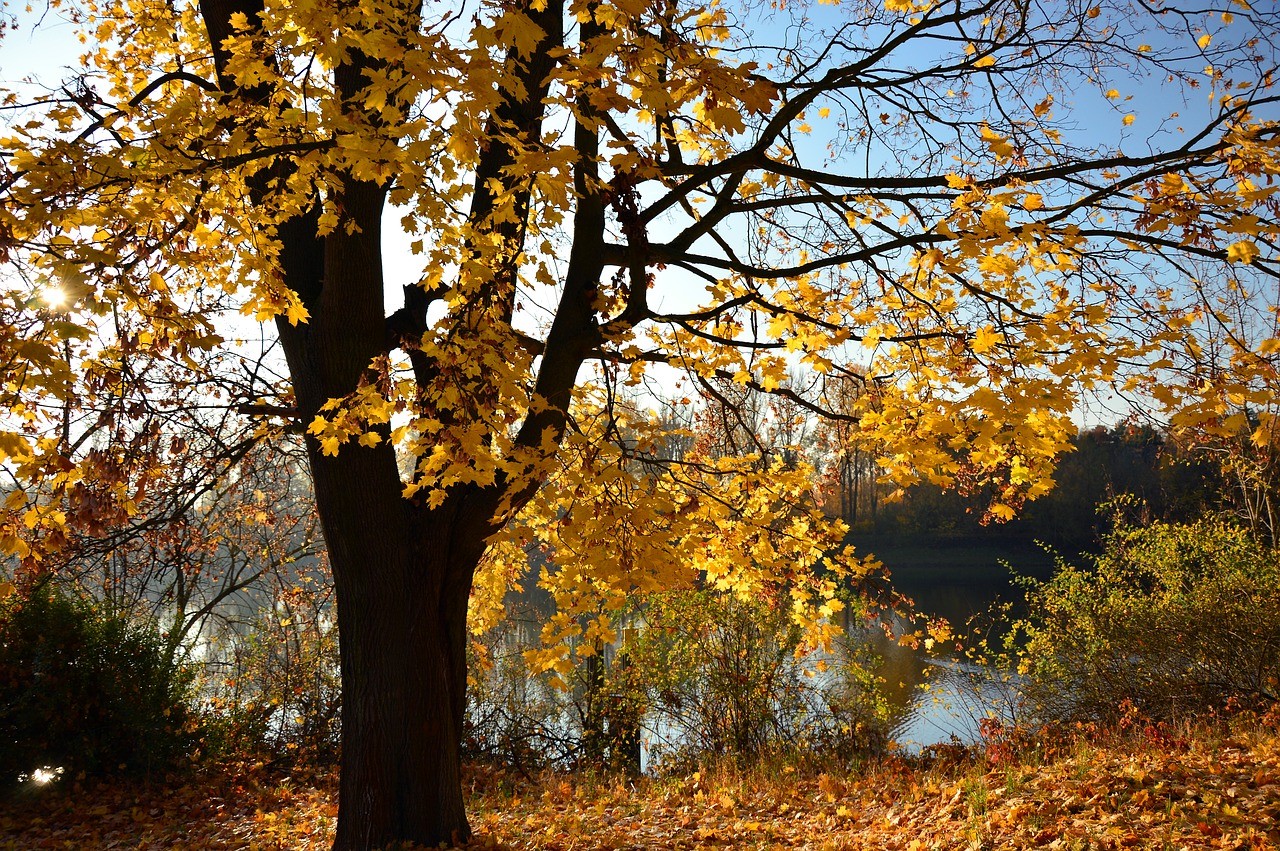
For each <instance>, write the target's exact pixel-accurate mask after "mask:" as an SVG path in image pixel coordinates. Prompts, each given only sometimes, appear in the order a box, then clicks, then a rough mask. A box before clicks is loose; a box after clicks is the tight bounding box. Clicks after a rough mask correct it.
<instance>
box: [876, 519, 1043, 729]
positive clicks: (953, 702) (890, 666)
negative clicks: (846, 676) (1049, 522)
mask: <svg viewBox="0 0 1280 851" xmlns="http://www.w3.org/2000/svg"><path fill="white" fill-rule="evenodd" d="M859 549H860V550H862V551H866V552H871V553H874V554H875V555H876V556H877V557H878V558H879V559H880V560H881V561H882V562H883V563H884V564H885V566H886V567H887V568H888V569H889V575H890V580H891V583H892V587H893V588H894V590H896V591H898V592H899V593H901V594H903V595H905V596H906V597H908V598H910V599H911V600H912V601H913V602H914V608H915V611H916V612H917V613H919V614H922V615H926V616H929V617H940V618H945V619H946V620H947V621H948V623H950V624H951V626H952V629H953V630H954V631H955V632H956V633H957V634H962V633H963V632H964V628H965V625H966V624H968V623H970V621H971V620H972V619H975V618H977V619H982V618H983V617H984V615H986V614H987V613H988V612H989V611H990V609H991V607H992V606H993V605H995V604H997V603H1008V604H1010V605H1011V606H1012V611H1013V612H1014V613H1015V614H1020V613H1021V612H1022V611H1023V610H1024V609H1025V600H1024V595H1023V590H1022V588H1021V587H1019V586H1018V585H1016V584H1015V583H1014V582H1013V576H1014V572H1013V571H1016V572H1017V573H1019V574H1021V575H1025V576H1031V577H1034V578H1036V579H1045V578H1047V577H1048V576H1049V575H1050V574H1051V573H1052V570H1053V557H1052V556H1051V555H1049V554H1047V553H1046V552H1044V551H1043V550H1042V549H1040V548H1038V547H1034V546H1029V545H1026V544H1018V543H1013V544H1004V545H1001V544H982V545H975V544H972V543H961V542H957V543H940V544H930V545H918V544H903V543H899V542H883V543H877V542H875V541H864V542H862V544H861V546H859ZM1010 568H1012V569H1013V570H1010ZM851 628H852V629H855V630H856V627H852V625H851ZM868 640H871V641H872V642H873V647H874V651H875V653H876V654H877V655H878V656H879V657H880V658H881V659H882V664H881V666H880V668H879V669H878V671H877V673H878V674H879V676H880V677H881V678H882V679H883V681H884V688H885V692H886V696H887V697H888V699H889V702H890V706H891V709H892V712H893V724H894V738H895V741H897V743H898V745H899V746H900V747H902V748H903V749H905V750H908V751H917V750H919V749H920V748H922V747H926V746H928V745H935V744H944V743H949V742H953V741H959V742H961V743H963V744H972V743H973V742H975V741H977V740H978V735H979V721H980V720H981V719H982V718H984V717H991V716H994V717H998V718H1002V719H1005V720H1007V719H1008V714H1009V712H1010V707H1011V706H1012V704H1013V701H1014V695H1013V694H1012V684H1011V683H1010V682H1009V681H1008V677H1007V675H1006V674H1005V673H1003V672H1000V671H994V670H991V669H987V668H984V667H982V666H979V665H974V664H972V663H971V662H968V661H966V660H965V659H964V658H963V657H962V656H961V655H960V654H958V653H957V652H956V650H955V648H954V646H952V647H949V648H944V647H935V648H934V650H933V651H931V652H930V651H926V650H924V649H923V648H920V649H912V648H910V647H905V646H902V645H900V644H898V643H897V642H895V641H893V640H892V639H891V638H889V637H886V636H884V635H883V634H868Z"/></svg>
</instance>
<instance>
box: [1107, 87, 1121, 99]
mask: <svg viewBox="0 0 1280 851" xmlns="http://www.w3.org/2000/svg"><path fill="white" fill-rule="evenodd" d="M1118 97H1120V91H1119V90H1118V89H1108V90H1107V100H1115V99H1116V98H1118Z"/></svg>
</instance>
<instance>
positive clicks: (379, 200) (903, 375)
mask: <svg viewBox="0 0 1280 851" xmlns="http://www.w3.org/2000/svg"><path fill="white" fill-rule="evenodd" d="M52 11H53V12H55V13H65V15H66V16H67V18H68V19H69V20H70V23H71V24H72V25H73V30H74V32H76V33H77V35H78V36H79V40H77V41H76V43H75V45H73V49H74V50H76V51H78V52H79V53H80V54H81V55H80V56H78V57H77V60H76V62H75V68H74V69H73V70H72V72H71V78H70V79H68V80H67V82H66V84H65V85H55V86H49V87H47V88H41V87H39V86H37V85H35V84H34V83H29V82H23V81H17V82H14V83H12V84H8V85H6V87H5V88H4V90H3V92H0V99H2V100H3V104H2V105H3V108H4V121H5V127H4V129H3V131H2V132H0V261H3V262H4V264H5V272H4V275H3V278H0V401H3V403H4V406H5V410H6V411H7V416H6V417H5V418H4V419H3V421H2V422H0V462H2V463H3V465H4V466H3V471H4V474H5V475H6V476H7V477H9V478H10V482H9V487H8V488H7V491H6V493H5V498H4V501H3V506H2V508H0V553H2V554H3V555H4V556H6V557H8V558H10V559H12V566H13V569H14V571H15V572H21V573H22V574H23V575H24V576H31V577H38V576H41V575H43V574H46V573H50V572H54V571H58V570H60V569H61V567H62V566H64V565H65V564H66V558H65V555H66V553H67V551H68V550H69V549H74V548H75V546H76V545H77V543H78V542H79V541H82V540H83V539H85V538H89V539H92V538H97V537H100V536H102V535H104V534H109V532H110V530H111V529H119V528H131V529H132V528H134V526H135V524H138V525H141V524H140V521H139V518H140V517H141V516H142V515H144V514H145V513H146V512H145V505H146V504H147V501H148V497H149V494H151V493H153V491H152V489H153V488H157V487H161V486H162V485H163V484H164V483H165V482H166V481H167V480H168V479H169V478H171V477H170V476H168V475H166V471H168V472H172V470H173V469H174V468H177V469H181V468H182V465H183V464H184V460H183V457H184V450H185V448H186V447H188V446H192V445H193V444H194V443H197V441H194V438H195V437H196V436H199V437H201V438H202V439H201V440H200V441H198V443H199V445H200V447H201V449H202V451H204V450H207V451H208V452H209V453H211V454H210V455H206V456H205V457H213V458H215V459H218V460H219V462H220V464H215V465H214V468H219V467H220V468H221V469H222V470H223V472H224V473H226V475H230V474H229V473H227V472H226V471H227V470H228V466H227V465H228V463H230V459H233V458H238V457H243V452H244V451H247V450H246V448H245V447H247V446H253V445H256V444H259V443H272V442H279V441H281V440H283V439H286V438H287V437H291V436H294V435H302V437H303V440H304V441H305V454H306V464H307V468H308V470H309V472H310V478H311V481H312V483H313V485H314V489H313V490H312V491H311V494H312V496H313V501H314V505H315V509H316V516H317V518H318V520H319V523H320V526H321V527H322V528H323V530H324V537H325V542H326V545H327V546H326V550H327V557H328V565H329V567H330V568H331V574H330V575H331V576H332V580H333V587H334V593H335V599H336V603H335V606H334V611H335V612H336V623H337V628H338V630H339V633H340V639H341V640H340V641H339V643H338V650H339V660H340V671H341V684H342V700H341V707H342V709H341V712H342V730H343V749H342V759H343V762H342V770H341V772H340V779H339V788H340V792H339V797H340V804H339V815H338V828H337V834H336V839H335V847H336V848H338V849H340V851H355V849H358V850H359V851H366V849H371V848H377V847H381V846H385V845H389V844H395V843H400V842H419V843H425V844H436V843H438V842H445V841H452V840H453V839H455V838H462V837H465V836H466V835H467V833H468V832H469V826H468V821H467V817H466V808H465V803H464V800H463V797H462V794H461V785H460V784H461V775H460V762H459V754H460V750H459V747H460V742H461V740H462V737H463V733H464V724H465V710H466V701H467V699H466V686H467V680H468V670H467V651H468V644H469V641H470V632H469V631H470V630H471V629H472V628H473V627H477V626H483V621H484V618H485V617H486V615H485V614H484V613H485V612H486V610H489V611H491V610H493V608H494V603H495V601H500V600H501V599H502V596H503V593H504V591H505V589H507V588H508V587H511V586H512V585H513V584H518V583H520V582H521V581H524V580H525V575H526V572H527V569H528V567H529V564H530V559H531V553H532V552H539V553H542V554H544V555H545V556H546V559H545V561H544V562H543V563H544V564H545V565H546V569H545V570H544V571H542V572H541V575H540V576H539V577H538V578H537V580H536V581H538V582H539V583H541V584H542V585H543V586H544V587H545V588H546V590H547V591H548V592H549V593H551V594H552V595H554V596H555V598H556V599H557V602H558V604H559V608H558V610H557V611H556V612H555V613H554V614H553V615H552V616H551V617H550V618H549V620H548V621H547V624H546V626H545V629H544V634H543V639H544V641H543V646H542V647H541V648H539V649H537V650H536V651H535V652H534V653H532V654H531V663H532V664H533V665H534V666H535V668H537V669H539V670H542V671H545V672H548V674H549V675H550V676H552V677H558V678H560V679H562V680H563V679H565V678H566V677H568V676H569V675H570V674H571V673H572V671H573V670H574V669H575V665H576V664H577V662H578V661H580V660H582V659H586V658H590V653H591V650H590V649H586V650H584V648H594V647H595V646H596V645H597V644H598V643H601V642H604V643H608V642H609V641H610V640H611V639H612V638H613V637H614V636H613V635H612V631H613V629H614V625H613V624H612V623H611V621H610V618H609V613H611V612H615V611H617V609H618V608H619V606H620V605H621V603H622V602H624V601H625V600H626V599H627V598H628V596H630V595H632V594H636V593H651V592H657V591H662V590H668V589H672V588H687V587H693V586H697V585H698V584H699V583H702V584H705V585H707V586H709V587H714V588H715V589H716V590H718V591H723V592H726V593H734V594H738V595H739V596H741V597H752V596H757V597H759V596H766V597H769V598H771V599H777V600H780V601H783V602H782V603H781V604H780V605H781V607H782V608H784V609H785V610H786V612H787V614H788V615H789V616H790V617H791V619H792V621H793V623H794V624H795V625H796V626H797V627H799V628H800V629H801V630H802V632H803V634H804V642H805V644H806V645H807V646H812V647H819V646H822V645H824V644H826V643H828V641H829V639H831V638H832V636H833V633H834V628H833V627H832V616H833V615H835V614H836V612H837V611H838V610H839V608H840V603H841V602H842V601H841V599H840V595H839V592H840V590H841V586H842V584H844V583H847V582H848V581H851V580H856V579H857V577H859V576H861V575H863V574H864V573H865V570H866V568H867V564H868V562H867V560H866V559H865V557H864V554H861V553H855V552H853V551H852V550H850V549H848V548H847V547H844V546H843V541H842V538H843V533H844V526H843V523H842V522H840V521H838V520H834V519H832V518H829V517H827V516H826V515H824V514H823V512H822V511H821V510H820V509H819V507H818V502H817V500H815V499H813V494H812V481H811V477H810V474H809V471H808V470H807V469H805V467H804V465H803V464H797V463H794V461H795V459H793V458H790V457H787V454H786V453H770V452H769V451H763V450H761V449H760V448H759V447H752V446H750V445H747V444H739V445H735V446H734V448H733V451H719V450H717V451H699V452H694V453H691V454H690V455H689V456H688V457H674V455H673V454H672V453H669V452H667V450H668V449H670V448H671V444H670V442H668V441H666V439H665V434H666V432H667V431H668V429H667V428H666V425H665V424H664V423H663V422H662V420H661V418H660V417H658V416H657V415H656V414H653V413H652V411H653V409H654V407H655V403H653V401H652V400H653V398H654V397H655V396H656V395H659V391H664V392H665V390H666V389H668V388H675V389H676V391H677V392H678V393H680V394H686V393H687V394H698V395H704V396H706V397H710V398H714V399H717V400H719V401H720V402H722V403H724V404H723V405H722V408H723V410H725V411H729V412H735V411H736V412H738V413H736V414H732V419H733V420H736V421H737V424H739V425H741V424H746V425H748V426H751V425H753V424H752V423H750V422H749V420H750V417H749V416H747V415H746V414H745V413H743V412H749V411H750V410H751V409H752V407H753V406H758V400H759V399H761V398H776V399H778V400H786V402H787V403H788V404H789V405H790V406H791V408H790V410H787V411H783V409H782V408H776V409H775V413H772V414H770V415H769V417H766V419H770V418H772V423H773V424H775V425H776V424H779V423H787V424H789V425H788V426H787V428H789V427H790V426H795V425H796V424H798V423H799V422H801V420H802V418H803V417H808V416H813V417H820V418H825V419H828V420H834V421H839V422H842V423H844V424H846V425H847V426H848V428H847V429H845V433H844V434H843V435H842V436H841V438H840V440H841V442H842V443H843V446H842V451H843V452H844V453H845V456H846V457H853V458H862V457H863V456H864V454H865V455H870V456H873V457H874V458H875V463H876V465H877V467H878V469H879V477H880V478H882V479H883V480H884V483H885V484H886V486H887V485H888V484H890V483H892V485H893V486H895V487H907V486H911V485H913V484H917V483H920V482H929V483H933V484H936V485H940V486H954V485H957V484H962V485H964V486H965V487H969V488H972V489H974V490H975V491H978V490H981V491H983V492H984V493H988V494H989V495H990V500H989V501H988V504H987V505H986V506H985V509H984V510H985V512H986V514H987V515H988V516H989V517H990V519H992V520H993V521H1002V520H1007V519H1009V518H1011V517H1013V516H1014V515H1015V514H1016V511H1017V509H1018V508H1019V507H1020V506H1021V505H1022V504H1024V503H1025V502H1026V501H1028V500H1034V499H1036V498H1038V497H1040V496H1042V495H1044V494H1045V493H1047V492H1048V490H1049V489H1050V488H1051V487H1052V474H1053V468H1054V464H1055V461H1056V459H1057V458H1058V457H1059V456H1060V455H1061V454H1062V453H1063V452H1064V451H1066V450H1067V448H1068V446H1069V438H1070V436H1071V434H1072V433H1074V431H1075V426H1074V423H1073V420H1072V417H1073V414H1074V413H1076V411H1077V410H1078V408H1079V406H1080V405H1081V404H1082V403H1083V401H1084V400H1085V399H1086V397H1088V396H1089V395H1090V394H1102V395H1104V396H1106V395H1113V394H1119V395H1122V396H1130V397H1136V398H1138V399H1139V400H1140V401H1142V402H1144V403H1145V405H1146V407H1147V408H1148V409H1149V410H1150V411H1152V412H1153V413H1154V414H1158V415H1159V416H1161V417H1164V418H1166V419H1167V420H1168V421H1169V423H1170V424H1171V427H1173V428H1175V429H1184V430H1189V431H1193V432H1198V433H1201V434H1204V435H1206V436H1222V435H1230V436H1233V437H1235V438H1239V437H1240V436H1245V435H1247V437H1245V439H1246V440H1247V441H1248V442H1250V443H1251V444H1253V445H1263V444H1267V443H1268V442H1271V441H1272V438H1271V433H1272V430H1273V429H1274V427H1275V425H1276V423H1277V422H1280V420H1277V418H1276V417H1275V414H1276V411H1275V400H1276V398H1277V392H1276V390H1277V388H1276V381H1275V378H1276V369H1275V366H1276V362H1277V361H1276V359H1277V357H1280V335H1278V334H1277V328H1276V321H1275V315H1274V312H1273V308H1274V306H1275V304H1276V300H1275V298H1274V289H1273V286H1274V280H1275V278H1276V276H1277V274H1278V272H1277V256H1276V242H1277V239H1278V238H1280V231H1278V227H1280V226H1278V225H1277V222H1278V221H1280V215H1278V212H1280V201H1278V199H1277V196H1276V194H1275V193H1276V191H1277V188H1280V187H1278V186H1277V184H1276V181H1275V178H1276V175H1277V173H1280V154H1278V150H1280V149H1278V144H1280V142H1278V139H1280V134H1278V133H1277V129H1278V125H1277V122H1276V107H1277V105H1280V95H1277V93H1276V91H1275V85H1276V80H1275V73H1276V68H1277V66H1278V65H1280V57H1278V56H1277V48H1278V46H1280V17H1278V15H1277V12H1276V11H1275V10H1274V9H1272V8H1269V7H1268V6H1266V5H1265V4H1262V3H1258V4H1255V6H1254V7H1250V6H1249V5H1248V4H1246V3H1244V2H1242V0H1211V2H1209V3H1208V4H1207V5H1205V6H1204V7H1203V8H1196V9H1187V8H1184V7H1183V6H1182V4H1176V3H1167V4H1166V3H1163V2H1151V3H1148V2H1132V3H1128V2H1117V3H1106V4H1103V3H1099V4H1096V5H1094V4H1090V3H1085V2H1078V0H1059V2H1052V3H1037V4H1029V3H1025V2H1021V0H946V2H930V0H921V2H915V0H885V2H879V0H876V1H875V2H863V1H862V0H855V1H854V2H846V3H843V4H840V5H835V6H830V7H828V6H825V5H823V4H821V3H819V4H814V5H809V4H807V3H794V4H792V3H781V2H779V3H776V4H754V3H749V2H747V3H731V2H719V0H711V2H697V0H679V2H677V1H676V0H495V2H484V3H481V4H479V5H478V6H476V7H475V8H471V7H467V8H465V9H463V8H461V7H458V6H457V5H456V4H448V3H443V4H435V3H429V2H427V3H419V2H411V0H391V2H385V3H380V4H374V5H370V4H367V3H358V2H354V0H317V2H309V3H301V4H300V3H294V2H280V0H201V2H198V3H195V2H159V0H87V2H84V3H76V4H74V5H70V4H69V5H67V6H66V7H65V8H64V7H62V6H60V5H58V4H56V3H55V4H53V7H52ZM4 35H5V38H6V39H7V38H9V37H10V36H9V33H8V32H7V30H6V31H5V33H4ZM1148 92H1157V93H1159V94H1160V95H1161V96H1160V97H1155V96H1152V97H1151V98H1150V99H1148V97H1147V93H1148ZM1130 98H1133V100H1130ZM1166 98H1167V99H1168V100H1167V101H1166ZM1193 102H1194V103H1196V104H1198V105H1197V106H1196V107H1195V108H1194V109H1192V108H1190V106H1185V107H1184V103H1185V104H1187V105H1189V104H1191V103H1193ZM1184 109H1185V114H1184ZM400 237H403V239H400ZM398 239H399V240H400V241H401V242H403V243H407V246H406V249H405V250H395V249H393V248H391V247H390V246H391V245H392V243H393V242H395V241H396V240H398ZM406 264H407V265H406ZM793 371H794V372H796V373H797V378H798V380H793V379H792V373H793ZM677 398H679V396H677ZM209 412H220V414H221V415H222V416H223V417H224V418H225V419H226V420H227V421H229V424H230V426H231V428H229V429H228V430H226V431H225V432H224V431H223V430H222V429H220V428H212V429H211V428H207V427H206V426H207V425H208V424H209V422H210V420H217V416H214V415H212V414H210V413H209ZM730 425H734V423H733V422H730ZM735 428H736V426H735ZM732 430H733V429H729V430H726V431H725V432H724V433H723V434H722V435H720V436H722V437H730V436H732V435H731V434H730V431H732ZM785 430H786V428H782V429H780V431H785ZM747 431H751V429H750V428H748V429H747ZM222 434H227V435H234V436H235V439H231V440H226V441H223V440H222V439H221V438H220V437H219V435H222ZM232 466H233V464H232ZM849 472H850V473H851V471H849ZM218 478H219V477H218V476H215V477H214V479H215V480H217V479H218ZM224 478H225V476H224ZM473 592H474V593H473ZM273 602H274V601H273Z"/></svg>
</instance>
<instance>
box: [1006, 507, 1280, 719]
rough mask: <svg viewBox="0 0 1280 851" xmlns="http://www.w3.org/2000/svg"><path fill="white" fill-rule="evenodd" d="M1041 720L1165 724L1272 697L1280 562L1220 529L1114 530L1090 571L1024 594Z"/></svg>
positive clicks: (1031, 683)
mask: <svg viewBox="0 0 1280 851" xmlns="http://www.w3.org/2000/svg"><path fill="white" fill-rule="evenodd" d="M1027 585H1028V586H1029V593H1028V603H1029V612H1030V614H1029V615H1028V617H1027V619H1026V620H1025V621H1023V622H1021V623H1019V624H1018V627H1019V630H1020V632H1021V633H1022V634H1023V635H1024V636H1025V638H1026V644H1025V647H1024V649H1023V651H1022V657H1021V658H1022V662H1021V669H1022V672H1023V673H1024V674H1025V675H1026V682H1025V684H1024V689H1023V693H1024V697H1025V698H1026V699H1027V700H1028V701H1029V705H1030V709H1031V711H1032V714H1033V715H1034V716H1036V717H1037V718H1038V719H1039V720H1064V721H1082V720H1115V719H1116V718H1118V717H1119V714H1120V713H1122V712H1125V711H1130V712H1132V711H1135V710H1136V711H1137V712H1139V713H1141V714H1143V715H1144V716H1146V717H1149V718H1152V719H1173V718H1178V717H1184V716H1187V715H1191V714H1196V713H1201V712H1205V711H1213V710H1217V709H1221V708H1229V707H1231V706H1233V705H1234V706H1244V705H1258V704H1266V703H1272V702H1274V701H1275V700H1276V698H1277V694H1280V554H1277V552H1276V551H1274V550H1272V549H1270V548H1268V547H1266V546H1264V545H1262V544H1260V543H1258V542H1257V541H1255V540H1254V539H1253V538H1251V537H1250V536H1249V534H1248V533H1247V531H1245V530H1243V529H1240V528H1238V527H1236V526H1234V525H1232V524H1231V523H1229V522H1226V521H1224V520H1219V519H1204V520H1201V521H1198V522H1196V523H1191V524H1185V525H1174V524H1165V523H1157V524H1153V525H1151V526H1147V527H1145V528H1132V527H1122V528H1119V529H1117V530H1116V531H1115V532H1113V533H1112V534H1110V535H1109V536H1108V537H1107V538H1106V540H1105V546H1104V549H1103V552H1102V553H1101V555H1098V556H1096V557H1095V558H1093V559H1092V564H1091V565H1090V566H1089V567H1088V568H1087V569H1083V568H1076V567H1071V566H1068V565H1065V564H1060V565H1059V568H1058V570H1057V572H1056V573H1055V575H1054V576H1053V578H1052V579H1050V580H1049V581H1048V582H1045V583H1036V582H1028V583H1027Z"/></svg>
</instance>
